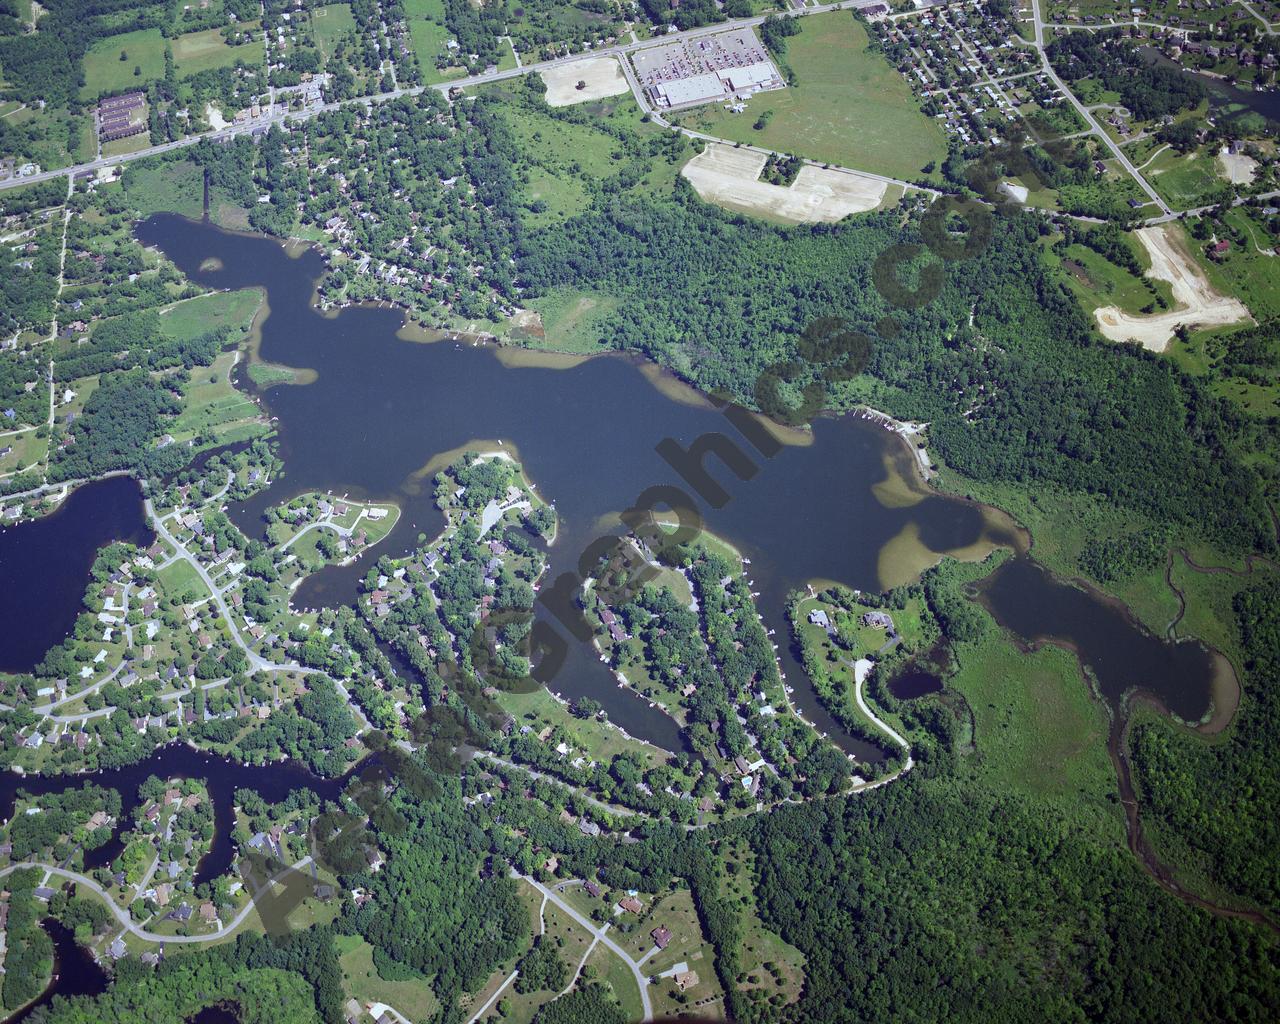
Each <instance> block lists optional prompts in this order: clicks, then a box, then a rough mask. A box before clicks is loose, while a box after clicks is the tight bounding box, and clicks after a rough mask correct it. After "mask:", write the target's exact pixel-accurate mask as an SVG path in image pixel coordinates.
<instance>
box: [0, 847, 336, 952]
mask: <svg viewBox="0 0 1280 1024" xmlns="http://www.w3.org/2000/svg"><path fill="white" fill-rule="evenodd" d="M310 863H311V858H310V857H303V858H302V860H300V861H298V863H296V864H294V865H293V866H292V867H288V868H284V869H282V870H281V871H280V872H279V873H278V874H276V875H275V876H273V878H272V881H275V880H276V879H279V878H281V877H283V876H284V875H286V874H287V873H288V872H290V871H294V870H296V869H298V868H303V867H306V866H307V865H308V864H310ZM23 868H37V869H39V870H41V871H46V872H48V873H49V874H51V875H58V876H59V877H61V878H65V879H67V880H69V881H72V882H75V883H76V884H78V885H83V886H84V887H85V888H86V889H89V890H90V891H91V892H94V893H96V894H97V895H98V896H100V897H101V898H102V899H103V901H104V902H105V903H106V904H107V909H108V910H110V911H111V913H112V915H113V916H114V917H115V919H116V920H117V921H118V922H119V923H120V924H121V925H122V926H123V927H124V928H125V929H126V930H128V931H129V932H131V933H132V934H134V935H136V936H137V937H138V938H140V939H143V940H144V941H146V942H163V943H166V944H167V943H170V942H213V941H214V940H216V939H222V938H226V936H227V935H229V934H230V933H231V932H233V931H235V930H236V929H237V928H238V927H240V925H241V923H242V922H243V921H244V919H245V918H246V917H248V916H249V914H250V913H252V911H253V908H254V902H253V900H250V901H249V902H248V903H246V904H245V905H244V906H243V907H242V908H241V909H240V912H239V913H238V914H236V916H235V917H233V918H232V919H231V920H230V921H228V922H227V923H226V924H224V925H223V926H222V927H221V928H219V929H218V930H217V931H214V932H209V933H208V934H207V935H161V934H159V933H157V932H149V931H147V930H146V929H145V928H142V927H139V926H138V925H137V924H135V923H134V920H133V918H132V917H131V916H130V915H129V913H128V911H125V910H121V909H120V907H119V906H118V905H117V904H116V901H115V900H113V899H112V898H111V896H110V894H108V893H107V891H106V890H105V889H104V888H102V886H100V885H99V884H98V883H97V882H95V881H94V880H93V879H92V878H90V877H89V876H88V875H82V874H80V872H78V871H68V870H67V869H66V868H59V867H53V866H51V865H49V864H41V863H39V862H37V861H26V862H24V863H21V864H10V865H9V866H8V867H7V868H4V869H3V870H0V878H3V877H4V876H5V875H8V874H11V873H13V872H14V871H20V870H22V869H23Z"/></svg>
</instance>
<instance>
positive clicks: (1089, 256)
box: [1045, 243, 1173, 315]
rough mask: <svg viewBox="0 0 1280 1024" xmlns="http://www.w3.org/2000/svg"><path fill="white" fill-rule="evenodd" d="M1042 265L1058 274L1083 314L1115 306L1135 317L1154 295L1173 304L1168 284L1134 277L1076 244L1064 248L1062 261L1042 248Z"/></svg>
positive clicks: (1153, 298)
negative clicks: (1055, 270) (1043, 255)
mask: <svg viewBox="0 0 1280 1024" xmlns="http://www.w3.org/2000/svg"><path fill="white" fill-rule="evenodd" d="M1143 254H1144V255H1145V250H1144V253H1143ZM1045 262H1046V263H1048V264H1049V265H1050V266H1051V267H1055V268H1056V269H1057V270H1058V271H1059V272H1060V279H1061V280H1063V281H1065V282H1066V284H1067V287H1068V288H1070V289H1071V291H1072V292H1073V293H1074V294H1075V296H1076V298H1077V299H1078V300H1079V302H1080V306H1081V308H1082V309H1083V310H1084V311H1085V312H1086V313H1092V312H1093V311H1094V310H1095V309H1097V308H1098V307H1099V306H1115V307H1116V308H1117V309H1119V310H1121V311H1122V312H1125V313H1130V314H1134V315H1137V314H1140V313H1141V312H1142V311H1143V309H1144V308H1146V307H1147V306H1148V305H1151V304H1152V303H1153V302H1154V301H1155V298H1156V295H1157V294H1163V296H1164V299H1165V301H1166V302H1167V303H1169V304H1172V302H1173V296H1172V292H1171V289H1170V287H1169V282H1168V281H1159V280H1152V279H1150V278H1138V277H1135V276H1134V275H1133V274H1131V273H1130V272H1129V271H1128V270H1126V269H1125V268H1124V267H1120V266H1117V265H1116V264H1114V263H1112V262H1111V261H1110V260H1108V259H1107V258H1106V257H1105V256H1101V255H1099V254H1098V253H1096V252H1094V251H1093V250H1092V249H1090V248H1089V247H1088V246H1085V245H1080V244H1079V243H1077V244H1074V245H1070V246H1068V247H1067V253H1066V256H1065V258H1064V257H1059V256H1058V254H1057V253H1056V252H1053V251H1052V250H1050V249H1049V248H1048V247H1047V246H1046V251H1045ZM1149 262H1150V260H1149V259H1148V263H1149ZM1148 282H1150V283H1149V284H1148ZM1153 289H1154V290H1153ZM1157 308H1158V307H1157Z"/></svg>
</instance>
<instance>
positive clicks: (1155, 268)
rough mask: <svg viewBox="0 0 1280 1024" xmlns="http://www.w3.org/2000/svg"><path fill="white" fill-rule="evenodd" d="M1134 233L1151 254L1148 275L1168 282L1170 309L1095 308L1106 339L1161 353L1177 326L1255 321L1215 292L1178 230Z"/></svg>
mask: <svg viewBox="0 0 1280 1024" xmlns="http://www.w3.org/2000/svg"><path fill="white" fill-rule="evenodd" d="M1136 233H1137V236H1138V238H1139V240H1140V241H1141V242H1142V245H1143V247H1144V248H1145V249H1146V250H1147V252H1148V253H1149V254H1150V256H1151V269H1150V270H1148V271H1147V276H1149V277H1154V278H1156V279H1158V280H1161V281H1168V282H1169V284H1170V285H1172V287H1173V303H1174V307H1173V309H1170V310H1166V311H1165V312H1163V313H1155V314H1153V315H1151V316H1134V315H1133V314H1130V313H1124V312H1121V311H1120V310H1119V309H1117V308H1116V307H1115V306H1103V307H1101V308H1099V309H1097V310H1095V311H1094V316H1096V317H1097V318H1098V329H1099V330H1100V331H1102V333H1103V334H1104V335H1105V336H1106V337H1108V338H1110V339H1111V340H1112V341H1136V342H1138V343H1139V344H1140V345H1142V347H1143V348H1146V349H1150V350H1151V351H1152V352H1163V351H1164V350H1165V348H1166V347H1167V346H1168V344H1169V339H1170V338H1172V337H1173V332H1174V330H1175V329H1176V328H1177V327H1178V325H1179V324H1186V325H1187V326H1188V327H1193V326H1194V327H1221V326H1225V325H1227V324H1234V323H1239V322H1241V321H1242V320H1252V319H1253V318H1252V317H1251V316H1250V315H1249V310H1248V308H1247V307H1246V306H1245V304H1244V303H1243V302H1241V301H1240V300H1239V299H1235V298H1231V297H1230V296H1227V295H1221V294H1219V293H1218V292H1217V291H1215V290H1214V288H1213V285H1212V284H1210V283H1209V279H1208V278H1207V277H1205V275H1204V272H1203V271H1202V270H1201V269H1200V268H1199V267H1198V266H1197V265H1196V262H1195V260H1194V259H1193V258H1192V257H1191V254H1190V253H1188V252H1187V251H1186V249H1185V245H1184V242H1183V241H1182V237H1181V234H1180V232H1179V231H1178V229H1177V228H1174V227H1173V226H1172V225H1160V226H1158V227H1152V228H1139V229H1138V231H1137V232H1136Z"/></svg>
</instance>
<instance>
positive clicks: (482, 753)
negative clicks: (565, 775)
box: [476, 750, 640, 817]
mask: <svg viewBox="0 0 1280 1024" xmlns="http://www.w3.org/2000/svg"><path fill="white" fill-rule="evenodd" d="M476 757H478V758H483V759H484V760H486V761H492V762H494V763H495V764H500V765H502V766H503V767H504V768H510V769H511V770H513V771H517V772H524V773H525V774H526V775H532V776H533V777H534V778H535V779H541V780H542V781H543V782H550V783H554V784H555V785H557V786H564V787H565V788H566V789H571V790H573V792H574V793H575V794H577V795H578V796H579V797H581V798H582V799H583V800H585V801H587V803H589V804H591V805H592V806H593V807H598V808H599V809H600V810H602V811H606V812H608V813H609V814H612V815H615V816H616V817H635V816H636V815H638V814H639V813H640V812H639V811H634V810H632V809H631V808H630V807H621V806H619V805H618V804H610V803H605V801H603V800H599V799H597V798H596V797H594V796H592V795H591V794H589V793H587V792H586V791H585V790H583V789H582V788H581V787H579V786H575V785H574V784H573V783H572V782H566V781H565V780H564V779H561V778H557V777H556V776H554V775H548V774H547V773H546V772H540V771H538V770H537V769H536V768H530V767H529V766H528V765H523V764H516V763H515V762H514V761H508V760H507V759H506V758H505V757H499V756H498V755H497V754H494V753H491V752H490V751H488V750H478V751H476Z"/></svg>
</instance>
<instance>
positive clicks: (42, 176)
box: [0, 0, 882, 191]
mask: <svg viewBox="0 0 1280 1024" xmlns="http://www.w3.org/2000/svg"><path fill="white" fill-rule="evenodd" d="M880 2H882V0H840V2H839V3H831V4H821V5H819V6H817V7H808V8H805V9H804V10H801V11H790V12H788V13H789V15H790V16H791V17H805V16H807V15H810V14H821V13H823V12H824V11H836V10H844V9H854V8H859V9H860V8H865V7H870V6H872V5H874V4H876V3H880ZM763 21H764V17H763V16H757V17H752V18H734V19H731V20H729V21H722V22H719V23H718V24H715V25H704V26H702V27H701V28H693V29H689V30H688V31H686V32H673V33H671V34H670V35H660V36H655V37H654V38H652V39H642V40H637V41H634V42H630V43H620V44H618V45H616V46H609V47H605V48H603V49H599V50H593V51H591V52H589V53H575V54H573V55H571V56H568V57H557V58H556V59H554V60H545V61H541V62H539V63H537V64H525V65H523V66H521V67H515V68H508V69H507V70H505V71H493V72H489V73H486V74H479V75H471V76H469V77H467V78H455V79H453V80H451V81H448V82H440V83H438V84H436V85H430V86H423V85H418V86H414V87H413V88H411V89H393V90H392V91H391V92H384V93H377V94H375V95H373V96H361V97H358V98H356V99H350V100H339V101H336V102H333V103H323V104H319V105H317V106H314V107H309V108H307V109H305V110H297V111H285V112H273V113H271V114H269V115H267V116H264V117H259V118H258V119H256V120H253V121H247V122H244V123H242V124H233V125H228V126H227V127H226V128H222V129H219V130H217V131H208V132H204V133H202V134H200V135H191V136H188V137H187V138H184V139H178V140H177V141H175V142H166V143H163V144H162V145H159V146H148V147H147V148H146V149H140V150H137V151H136V152H133V153H125V154H122V155H120V156H111V157H101V158H99V159H97V160H90V161H88V162H86V163H83V164H75V165H73V166H71V167H62V168H59V169H58V170H56V171H42V172H40V173H39V174H33V175H31V176H30V177H27V178H9V179H6V180H4V181H0V191H2V190H4V189H7V188H17V187H19V186H22V185H31V184H34V183H35V182H40V181H52V180H53V179H55V178H61V177H64V176H66V175H69V174H70V175H74V174H81V173H85V172H96V171H98V170H100V169H101V168H104V167H118V166H121V165H122V164H126V163H130V162H132V161H134V160H142V159H145V158H146V157H149V156H159V155H161V154H163V153H172V152H174V151H175V150H179V149H185V148H186V147H188V146H194V145H195V144H196V143H197V142H199V141H200V140H201V139H232V138H235V137H237V136H240V135H248V134H250V133H252V132H254V131H256V130H257V129H259V128H266V127H269V126H270V125H273V124H275V125H280V124H283V123H284V122H285V121H308V120H311V119H312V118H314V117H318V116H319V115H320V114H323V113H328V112H329V111H333V110H339V109H341V108H343V107H348V106H352V105H354V104H357V103H359V104H364V105H365V106H371V105H372V104H375V103H386V102H388V101H391V100H397V99H399V98H400V97H402V96H417V95H419V94H420V93H422V92H425V91H426V90H427V89H435V90H436V91H438V92H441V93H445V94H447V93H449V92H450V91H451V90H453V89H466V88H469V87H471V86H477V85H489V84H490V83H493V82H504V81H507V80H508V79H512V78H520V77H521V76H523V75H527V74H531V73H533V72H538V71H545V70H547V69H548V68H555V67H560V66H561V65H563V64H571V63H573V62H574V61H576V60H581V59H582V58H584V57H601V56H609V55H613V56H621V55H622V54H624V53H631V52H633V51H635V50H642V49H645V48H646V47H650V46H660V45H664V44H666V43H671V42H674V41H676V40H678V39H696V38H698V37H699V36H704V35H714V34H715V33H717V32H727V31H729V30H731V29H735V28H748V27H754V26H756V25H759V24H760V23H761V22H763ZM623 63H625V62H623Z"/></svg>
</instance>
